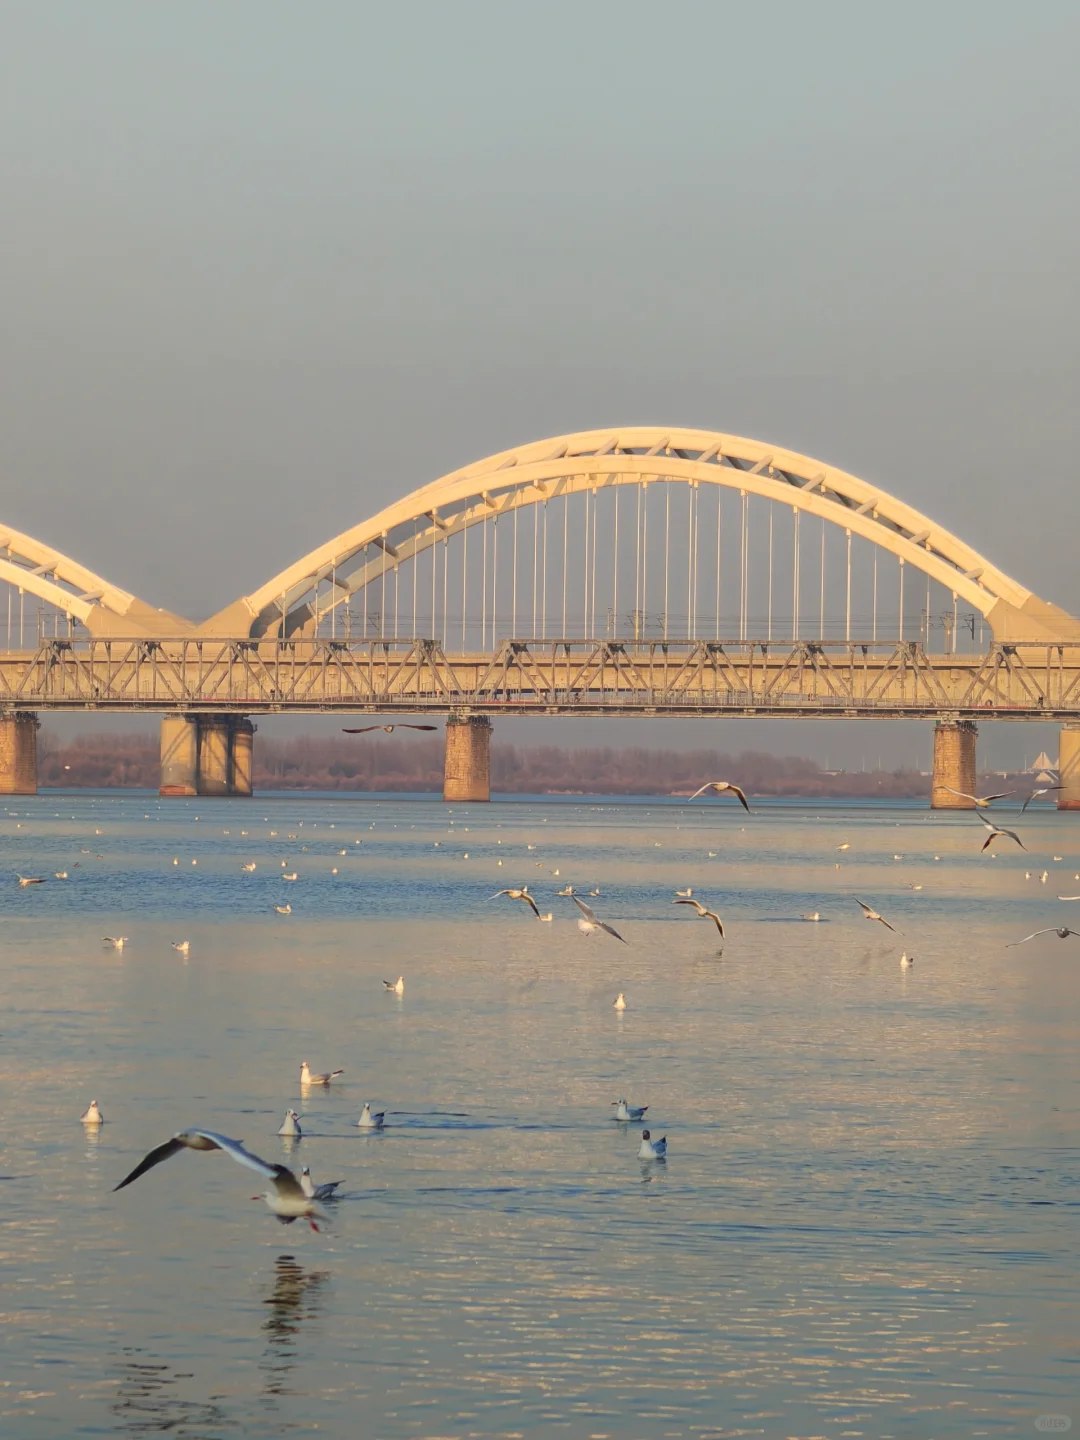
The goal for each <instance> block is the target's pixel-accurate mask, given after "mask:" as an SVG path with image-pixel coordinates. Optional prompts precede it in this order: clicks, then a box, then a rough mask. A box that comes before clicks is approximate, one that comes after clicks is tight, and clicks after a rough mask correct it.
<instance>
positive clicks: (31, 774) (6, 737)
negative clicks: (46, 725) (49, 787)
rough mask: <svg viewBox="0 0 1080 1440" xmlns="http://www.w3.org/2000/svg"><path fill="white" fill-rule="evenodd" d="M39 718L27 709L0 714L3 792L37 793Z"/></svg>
mask: <svg viewBox="0 0 1080 1440" xmlns="http://www.w3.org/2000/svg"><path fill="white" fill-rule="evenodd" d="M37 732H38V718H37V716H36V715H33V714H31V713H30V712H29V711H28V710H15V711H14V712H11V713H9V714H7V715H0V795H36V794H37V788H38V779H37Z"/></svg>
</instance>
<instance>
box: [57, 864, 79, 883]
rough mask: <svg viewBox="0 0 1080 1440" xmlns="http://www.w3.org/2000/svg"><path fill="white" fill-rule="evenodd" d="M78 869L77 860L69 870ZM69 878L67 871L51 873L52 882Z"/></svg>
mask: <svg viewBox="0 0 1080 1440" xmlns="http://www.w3.org/2000/svg"><path fill="white" fill-rule="evenodd" d="M78 868H79V862H78V860H76V861H75V864H74V865H72V867H71V869H72V870H77V869H78ZM69 878H70V871H67V870H55V871H54V872H53V879H54V880H67V879H69Z"/></svg>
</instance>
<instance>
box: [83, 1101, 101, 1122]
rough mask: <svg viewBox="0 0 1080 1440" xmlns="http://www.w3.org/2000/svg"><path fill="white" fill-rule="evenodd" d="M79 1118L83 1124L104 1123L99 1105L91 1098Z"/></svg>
mask: <svg viewBox="0 0 1080 1440" xmlns="http://www.w3.org/2000/svg"><path fill="white" fill-rule="evenodd" d="M79 1119H80V1120H81V1121H82V1123H83V1124H84V1125H104V1123H105V1116H104V1115H103V1114H102V1113H101V1106H100V1105H99V1104H98V1103H97V1101H96V1100H91V1101H90V1104H89V1105H88V1106H87V1107H86V1109H85V1110H84V1111H83V1113H82V1114H81V1115H80V1116H79Z"/></svg>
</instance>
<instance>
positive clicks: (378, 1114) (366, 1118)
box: [356, 1100, 386, 1130]
mask: <svg viewBox="0 0 1080 1440" xmlns="http://www.w3.org/2000/svg"><path fill="white" fill-rule="evenodd" d="M385 1119H386V1111H385V1110H376V1111H375V1112H374V1114H373V1113H372V1109H371V1105H370V1103H369V1102H368V1101H367V1100H365V1101H364V1108H363V1109H362V1110H361V1111H360V1119H359V1120H357V1122H356V1123H357V1125H359V1127H360V1129H361V1130H381V1129H382V1128H383V1121H384V1120H385Z"/></svg>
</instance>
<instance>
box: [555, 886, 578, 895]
mask: <svg viewBox="0 0 1080 1440" xmlns="http://www.w3.org/2000/svg"><path fill="white" fill-rule="evenodd" d="M573 893H574V887H573V885H564V886H563V888H562V889H561V890H556V891H555V894H556V895H573Z"/></svg>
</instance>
